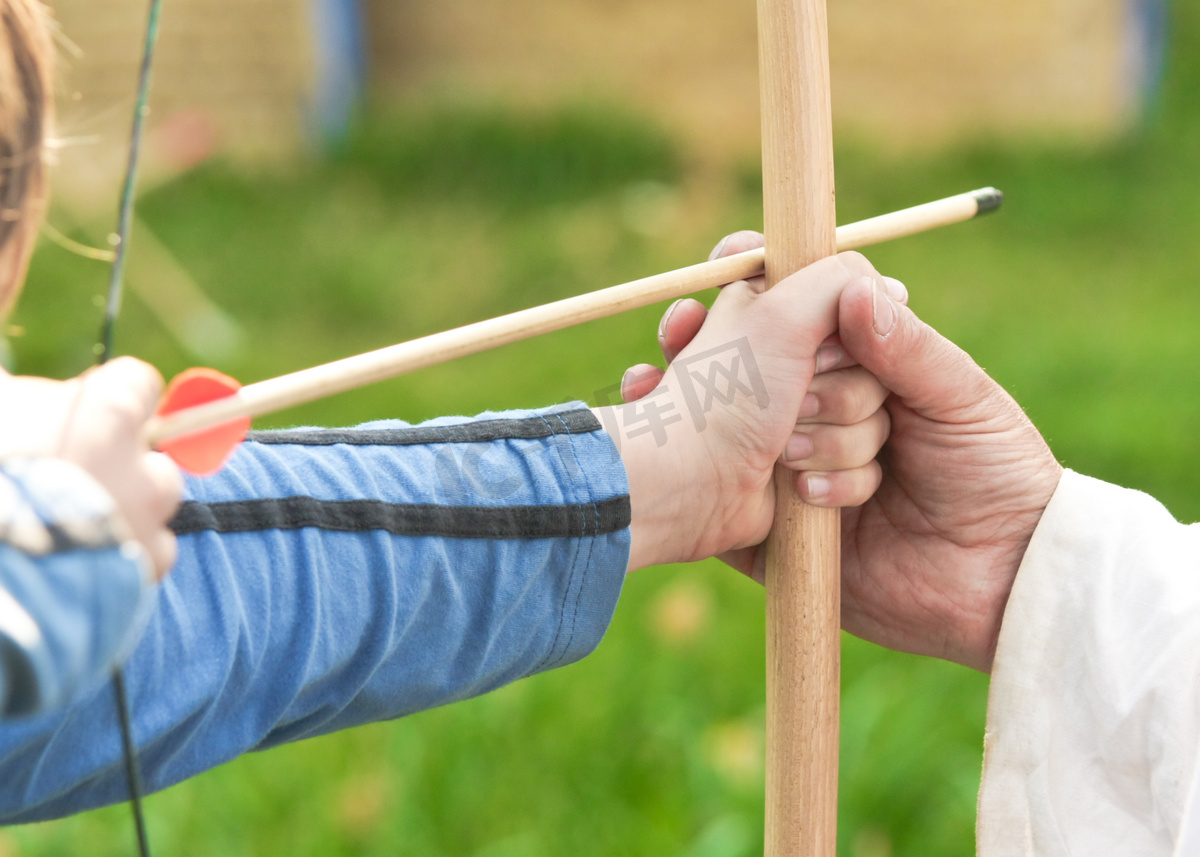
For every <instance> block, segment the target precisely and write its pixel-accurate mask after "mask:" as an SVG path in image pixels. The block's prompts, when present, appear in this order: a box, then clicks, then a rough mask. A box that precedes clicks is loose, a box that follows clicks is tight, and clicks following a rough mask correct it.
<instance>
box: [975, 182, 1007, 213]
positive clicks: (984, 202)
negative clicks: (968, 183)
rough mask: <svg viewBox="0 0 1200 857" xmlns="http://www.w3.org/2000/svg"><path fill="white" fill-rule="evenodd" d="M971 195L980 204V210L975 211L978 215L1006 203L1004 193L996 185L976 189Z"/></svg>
mask: <svg viewBox="0 0 1200 857" xmlns="http://www.w3.org/2000/svg"><path fill="white" fill-rule="evenodd" d="M971 196H973V197H975V203H976V204H977V205H978V206H979V211H977V212H976V213H975V216H976V217H978V216H979V215H981V214H987V213H989V212H992V211H995V210H996V209H997V208H999V207H1000V206H1001V205H1003V204H1004V194H1003V193H1001V192H1000V191H998V190H996V189H995V188H994V187H985V188H983V189H981V190H977V191H974V192H972V194H971Z"/></svg>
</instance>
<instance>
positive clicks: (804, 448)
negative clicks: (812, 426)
mask: <svg viewBox="0 0 1200 857" xmlns="http://www.w3.org/2000/svg"><path fill="white" fill-rule="evenodd" d="M812 454H813V442H812V438H811V437H809V436H808V435H806V434H800V433H799V432H797V433H796V434H793V435H792V436H791V437H790V438H788V442H787V447H786V448H785V449H784V450H783V457H784V458H785V459H786V460H787V461H803V460H804V459H806V458H808V457H809V456H810V455H812Z"/></svg>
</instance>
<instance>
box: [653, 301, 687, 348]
mask: <svg viewBox="0 0 1200 857" xmlns="http://www.w3.org/2000/svg"><path fill="white" fill-rule="evenodd" d="M681 303H683V298H680V299H679V300H677V301H675V303H673V304H671V305H670V306H669V307H667V311H666V312H664V313H663V317H662V321H660V322H659V323H658V341H659V342H661V343H665V342H666V341H667V322H668V321H670V320H671V315H672V313H674V312H675V307H677V306H679V305H680V304H681Z"/></svg>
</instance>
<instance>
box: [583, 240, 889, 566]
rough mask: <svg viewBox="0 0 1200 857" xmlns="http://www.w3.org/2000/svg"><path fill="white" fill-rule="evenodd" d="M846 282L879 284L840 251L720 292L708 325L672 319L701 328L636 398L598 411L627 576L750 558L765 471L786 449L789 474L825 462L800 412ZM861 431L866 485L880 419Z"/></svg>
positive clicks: (769, 505)
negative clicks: (626, 506)
mask: <svg viewBox="0 0 1200 857" xmlns="http://www.w3.org/2000/svg"><path fill="white" fill-rule="evenodd" d="M854 281H862V282H863V283H864V284H870V283H875V282H878V283H879V284H880V285H881V286H885V285H886V284H883V283H882V281H881V280H880V279H879V275H878V274H877V273H876V272H875V270H874V268H872V267H871V265H870V263H868V262H867V261H866V260H865V259H864V258H863V257H862V256H860V255H858V254H854V253H847V254H842V255H840V256H836V257H832V258H830V259H826V260H824V261H822V262H819V263H817V264H816V265H813V266H811V267H809V268H806V269H805V270H804V271H801V272H800V273H798V274H796V275H794V276H792V277H789V278H788V279H787V280H785V281H784V282H782V283H780V284H779V285H778V286H777V287H776V288H774V289H772V290H771V291H770V292H764V291H763V287H762V283H761V282H739V283H734V284H732V285H730V286H728V287H726V288H725V289H724V290H723V291H722V293H721V295H720V297H719V298H718V299H717V301H716V303H715V304H714V306H713V308H712V311H711V312H709V313H707V317H703V318H699V319H697V318H696V316H695V315H694V314H692V313H691V312H690V311H689V312H686V313H685V314H684V315H682V316H680V319H681V321H680V323H683V321H684V320H686V319H691V320H692V321H699V322H702V324H700V325H699V329H698V331H697V332H696V333H695V335H694V338H692V339H691V340H690V342H689V343H688V344H687V347H686V348H684V349H683V351H682V352H681V353H679V354H678V355H677V356H676V357H675V359H674V360H673V361H672V363H671V365H670V366H669V367H668V368H667V369H666V371H665V372H656V373H655V374H653V375H649V376H645V377H643V378H642V379H641V381H640V382H639V381H636V380H635V381H633V382H632V383H634V384H635V385H636V386H638V392H639V393H641V394H643V397H642V398H641V399H640V400H638V401H636V402H634V403H632V404H628V405H624V406H618V407H615V408H605V409H599V410H598V412H597V413H598V416H599V417H600V419H601V421H602V422H603V424H604V425H605V426H606V428H608V430H609V433H610V435H612V436H613V438H614V440H615V441H616V442H617V444H618V446H619V448H620V451H621V457H622V459H623V460H624V463H625V467H626V472H627V473H628V475H629V481H630V497H631V501H632V505H633V523H632V532H633V548H632V555H631V559H630V567H631V568H639V567H641V566H644V565H651V564H655V563H660V562H682V561H690V560H695V559H701V558H704V557H707V556H713V555H715V554H719V553H723V552H727V551H731V550H735V549H749V550H750V551H751V552H752V553H753V552H754V551H755V550H756V549H757V546H759V545H760V544H761V543H762V542H763V540H764V539H765V538H766V536H767V533H768V532H769V531H770V528H771V523H772V521H773V518H774V509H775V490H774V478H775V477H774V473H775V464H776V462H777V461H779V460H780V458H781V457H782V456H784V454H785V451H789V450H788V448H789V444H790V446H791V450H790V451H789V458H790V462H791V464H792V466H794V467H795V468H797V469H800V468H803V467H805V466H813V467H815V463H816V462H820V461H822V460H824V458H823V457H825V456H826V455H827V453H828V450H827V449H825V448H824V446H823V444H822V442H821V441H819V440H817V439H816V438H815V436H812V432H809V431H801V432H799V434H800V435H801V436H803V437H804V439H801V440H797V439H796V435H797V434H798V432H797V423H798V422H800V421H801V420H802V419H803V420H809V419H811V416H805V417H801V413H802V409H805V410H804V412H805V413H808V411H811V410H812V406H811V400H808V399H807V394H808V392H809V385H810V382H811V381H812V378H813V375H814V373H815V372H816V369H817V353H818V349H819V348H821V346H822V344H823V343H826V341H827V340H828V338H829V337H830V335H831V334H832V333H833V332H834V330H835V329H836V326H837V312H838V309H837V307H838V299H839V296H840V294H841V292H842V290H843V289H844V288H845V287H846V285H847V284H848V283H850V282H854ZM823 359H825V360H827V359H828V356H826V357H824V358H823ZM823 368H824V367H823ZM635 374H636V373H635ZM629 377H630V376H628V375H627V380H628V378H629ZM872 384H873V382H872ZM627 386H628V384H627ZM647 387H652V388H653V389H652V390H650V391H647V390H646V388H647ZM878 395H879V397H880V398H882V395H883V393H882V390H881V389H880V391H879V393H878ZM806 402H807V403H808V404H806ZM870 410H871V411H872V412H874V411H877V410H878V408H877V407H871V408H870ZM866 429H867V430H868V431H869V432H870V433H871V434H872V439H871V440H870V442H869V443H866V444H864V446H865V447H867V448H868V449H869V453H868V454H867V455H866V458H865V459H863V460H862V461H860V462H857V463H856V464H855V467H865V468H867V470H866V471H864V479H865V480H867V481H869V480H870V479H872V478H874V477H871V476H870V460H871V459H872V458H873V457H874V454H875V451H876V450H877V449H878V447H879V445H880V444H881V443H882V442H883V438H884V437H886V434H887V425H886V416H880V417H876V418H875V419H874V420H873V421H872V422H870V423H868V425H867V427H866ZM806 440H808V441H811V442H812V448H811V449H806V448H804V446H803V444H804V443H805V442H806ZM835 457H836V456H835ZM806 462H807V463H808V464H806Z"/></svg>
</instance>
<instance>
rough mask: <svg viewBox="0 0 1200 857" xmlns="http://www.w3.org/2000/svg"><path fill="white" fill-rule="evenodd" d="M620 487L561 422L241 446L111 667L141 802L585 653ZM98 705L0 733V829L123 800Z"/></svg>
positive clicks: (618, 573) (623, 543)
mask: <svg viewBox="0 0 1200 857" xmlns="http://www.w3.org/2000/svg"><path fill="white" fill-rule="evenodd" d="M629 520H630V506H629V497H628V487H627V483H626V477H625V471H624V468H623V465H622V463H621V461H620V458H619V456H618V454H617V452H616V449H615V447H614V446H613V444H612V442H611V440H610V439H609V438H608V436H607V435H606V434H605V433H604V432H603V431H602V430H601V428H600V425H599V424H598V422H597V421H596V420H595V418H594V417H593V415H592V414H591V412H590V411H588V410H587V409H586V408H584V407H583V406H581V405H573V406H560V407H557V408H552V409H549V410H545V411H538V412H513V413H505V414H485V415H482V416H481V417H478V418H476V419H473V420H464V419H461V418H452V419H445V420H438V421H435V422H433V423H426V424H423V425H420V426H406V425H404V424H401V423H392V422H388V423H375V424H369V425H366V426H360V427H358V428H356V429H349V430H324V431H322V430H297V431H290V432H271V433H260V434H258V435H256V436H254V437H253V439H252V441H251V442H248V443H246V444H244V445H243V448H242V449H241V450H240V451H239V452H238V453H237V454H236V456H235V457H234V459H233V461H232V462H231V464H230V465H229V466H228V467H227V468H226V469H225V470H224V471H222V472H221V473H220V474H218V475H217V476H215V477H213V478H210V479H208V480H204V481H191V482H189V485H188V494H187V502H186V503H185V504H184V506H183V508H182V509H181V510H180V513H179V515H178V516H177V517H176V519H175V522H174V526H175V528H176V531H177V532H178V533H179V534H180V559H179V562H178V564H177V566H176V568H175V570H174V572H173V573H172V574H171V576H170V577H169V578H168V579H167V581H166V582H165V583H164V584H163V585H162V586H161V588H160V590H159V593H158V603H157V607H156V609H155V611H154V614H153V616H152V618H151V620H150V623H149V626H148V628H147V631H146V633H145V635H144V636H143V638H142V640H141V642H140V644H139V645H138V648H137V649H136V651H135V652H134V654H133V655H132V657H131V659H130V660H129V662H128V663H127V665H126V680H127V683H128V685H129V692H130V698H131V705H132V709H133V714H134V732H135V738H136V741H137V743H138V745H139V746H140V748H141V761H142V765H143V768H144V774H145V779H146V782H147V787H148V788H149V789H151V790H156V789H161V788H165V787H167V786H169V785H171V784H173V783H176V782H179V781H180V780H183V779H185V778H186V777H189V776H192V775H194V774H196V773H198V772H200V771H203V770H205V769H207V768H211V767H213V766H215V765H218V764H221V763H222V762H225V761H228V760H230V759H232V758H234V757H236V756H238V755H239V754H241V753H244V752H246V751H248V750H257V749H264V748H267V747H272V746H274V745H277V744H281V743H284V742H287V741H295V740H299V739H301V738H306V737H309V736H313V735H320V734H323V733H326V732H331V731H333V730H336V729H344V728H347V727H350V726H354V725H357V724H361V723H366V722H369V721H375V720H385V719H389V718H395V717H401V716H403V715H405V714H409V713H411V712H415V711H419V710H422V709H427V708H431V707H434V706H438V705H442V704H445V703H447V702H452V701H454V700H459V699H464V698H466V697H470V696H474V695H477V694H480V693H485V692H487V691H488V690H491V689H493V688H496V687H499V686H501V685H503V684H505V683H508V682H511V681H514V680H516V679H519V678H522V677H524V676H528V675H532V674H534V673H537V672H540V671H542V670H547V669H551V668H554V667H557V666H562V665H564V664H568V663H571V662H573V661H575V660H578V659H579V658H581V657H583V656H584V655H585V654H587V653H588V652H590V651H591V650H592V649H593V648H594V647H595V646H596V645H597V644H598V643H599V641H600V639H601V637H602V636H603V634H604V631H605V630H606V629H607V627H608V624H609V621H610V619H611V616H612V613H613V611H614V609H615V607H616V602H617V598H618V596H619V594H620V590H621V586H622V583H623V580H624V576H625V571H626V566H627V563H628V556H629V529H628V525H629ZM121 764H122V762H121V753H120V741H119V734H118V728H117V723H116V716H115V712H114V710H113V704H112V693H111V690H110V689H108V688H104V689H102V692H98V693H96V694H95V695H94V696H93V697H92V698H91V699H88V700H85V701H83V702H82V703H80V704H78V705H76V706H74V707H72V708H70V709H68V710H66V711H65V712H60V713H57V714H52V715H48V716H46V717H42V718H39V719H36V720H33V721H30V722H27V723H17V724H6V725H4V726H2V727H0V820H3V821H8V822H11V821H29V820H37V819H44V818H50V817H55V816H60V815H64V814H68V813H71V812H75V811H78V810H81V809H85V808H88V807H93V806H98V805H102V804H107V803H112V802H116V801H120V800H122V799H124V797H125V795H126V787H125V783H124V777H123V772H122V767H121Z"/></svg>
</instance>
